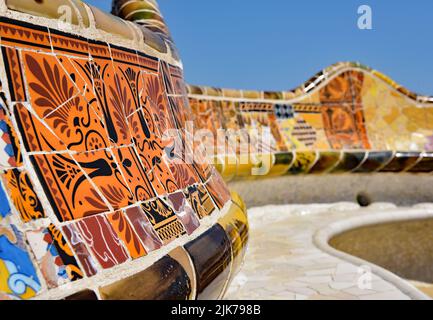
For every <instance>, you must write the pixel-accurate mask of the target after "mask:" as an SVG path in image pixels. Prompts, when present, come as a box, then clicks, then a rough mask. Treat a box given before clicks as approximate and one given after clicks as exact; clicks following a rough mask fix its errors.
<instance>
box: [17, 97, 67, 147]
mask: <svg viewBox="0 0 433 320" xmlns="http://www.w3.org/2000/svg"><path fill="white" fill-rule="evenodd" d="M14 114H15V119H16V121H17V123H18V128H19V131H20V132H21V136H22V138H23V142H24V146H25V148H26V150H27V151H28V152H41V151H45V152H49V151H59V150H66V149H67V147H66V145H65V144H64V143H63V142H61V141H60V140H59V138H58V137H56V136H55V135H54V134H53V133H52V132H51V131H50V130H49V129H48V127H47V126H45V124H43V123H42V122H41V121H40V120H39V119H38V118H37V116H35V115H34V114H33V113H31V112H30V111H29V110H28V109H27V108H26V107H25V106H24V105H22V104H20V103H17V104H16V105H15V107H14Z"/></svg>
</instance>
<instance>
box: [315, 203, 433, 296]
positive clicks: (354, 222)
mask: <svg viewBox="0 0 433 320" xmlns="http://www.w3.org/2000/svg"><path fill="white" fill-rule="evenodd" d="M428 218H433V210H431V209H430V210H428V209H425V210H420V209H410V208H406V209H400V210H398V209H396V210H392V211H388V212H385V213H384V212H374V213H372V214H366V215H360V216H357V217H354V218H349V219H345V220H341V221H338V222H333V223H331V224H330V225H328V226H327V227H324V228H321V229H319V230H318V231H316V232H315V234H314V235H313V243H314V245H315V246H316V247H317V248H318V249H320V250H322V251H324V252H326V253H328V254H330V255H332V256H335V257H337V258H339V259H341V260H345V261H347V262H350V263H353V264H355V265H357V266H361V265H367V266H369V267H371V270H372V271H373V273H374V274H376V275H377V276H379V277H380V278H382V279H383V280H385V281H387V282H389V283H391V284H393V285H394V286H396V287H397V288H398V289H400V290H401V291H402V293H404V294H406V295H407V296H409V297H410V298H412V299H415V300H431V298H430V297H429V296H427V295H426V294H424V293H422V292H421V291H420V290H418V289H417V288H416V287H415V286H413V285H412V284H410V283H409V282H408V281H406V280H404V279H402V278H400V277H399V276H397V275H396V274H394V273H392V272H390V271H388V270H386V269H384V268H382V267H379V266H377V265H375V264H373V263H371V262H368V261H365V260H363V259H360V258H358V257H355V256H352V255H349V254H347V253H344V252H342V251H339V250H337V249H334V248H332V247H331V246H330V245H329V240H330V239H331V238H333V237H334V236H336V235H338V234H341V233H343V232H346V231H349V230H353V229H355V228H359V227H366V226H371V225H376V224H382V223H392V222H397V221H411V220H422V219H428Z"/></svg>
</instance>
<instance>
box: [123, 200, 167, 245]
mask: <svg viewBox="0 0 433 320" xmlns="http://www.w3.org/2000/svg"><path fill="white" fill-rule="evenodd" d="M125 215H126V216H127V217H128V219H129V221H130V222H131V224H132V226H133V227H134V230H135V232H136V233H137V235H138V237H139V238H140V240H141V242H142V243H143V245H144V248H145V250H146V251H147V252H152V251H155V250H157V249H159V248H161V247H162V245H163V244H162V242H161V240H160V239H159V236H158V234H157V233H156V232H155V230H154V229H153V227H152V224H151V223H150V221H149V219H148V218H147V216H146V215H145V213H144V212H143V210H142V209H141V208H140V207H133V208H128V209H126V210H125Z"/></svg>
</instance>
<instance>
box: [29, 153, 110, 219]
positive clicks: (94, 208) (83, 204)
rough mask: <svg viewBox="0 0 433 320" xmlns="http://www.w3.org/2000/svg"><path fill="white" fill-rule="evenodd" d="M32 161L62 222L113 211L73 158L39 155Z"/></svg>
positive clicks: (62, 155)
mask: <svg viewBox="0 0 433 320" xmlns="http://www.w3.org/2000/svg"><path fill="white" fill-rule="evenodd" d="M30 160H32V163H33V165H34V167H35V169H36V172H37V174H38V176H39V181H40V182H41V184H42V186H43V188H44V190H45V194H46V196H47V197H48V199H49V200H50V204H51V206H52V208H53V210H54V213H55V214H56V216H57V218H58V219H59V221H60V222H63V221H71V220H74V219H79V218H83V217H87V216H91V215H94V214H98V213H102V212H108V211H110V210H109V209H108V206H107V205H106V204H105V202H104V201H103V200H102V198H101V196H100V195H99V193H98V191H97V190H96V189H95V188H94V186H93V185H92V184H91V183H90V181H89V180H88V178H87V177H86V175H85V174H84V172H83V171H82V170H81V168H80V167H79V166H78V164H77V163H76V162H75V160H74V159H72V157H71V156H69V155H67V154H36V155H33V156H30ZM89 170H90V169H89Z"/></svg>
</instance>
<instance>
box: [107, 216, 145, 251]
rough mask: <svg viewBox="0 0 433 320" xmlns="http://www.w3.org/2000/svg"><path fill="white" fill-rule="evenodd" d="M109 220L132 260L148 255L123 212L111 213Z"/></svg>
mask: <svg viewBox="0 0 433 320" xmlns="http://www.w3.org/2000/svg"><path fill="white" fill-rule="evenodd" d="M107 219H108V221H109V222H110V224H111V226H112V227H113V229H114V231H115V232H116V233H117V235H118V236H119V238H120V239H121V240H122V241H123V243H124V244H125V246H126V248H127V249H128V251H129V255H130V256H131V258H133V259H137V258H140V257H142V256H145V255H146V254H147V252H146V250H145V249H144V247H143V245H142V244H141V242H140V239H139V238H138V236H137V234H136V233H135V231H134V229H133V228H132V226H131V224H130V223H129V221H128V219H127V218H126V216H125V214H124V212H123V211H116V212H114V213H110V214H108V215H107Z"/></svg>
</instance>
